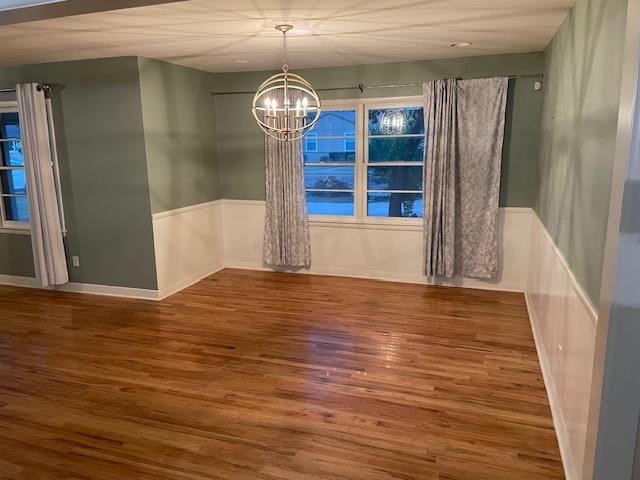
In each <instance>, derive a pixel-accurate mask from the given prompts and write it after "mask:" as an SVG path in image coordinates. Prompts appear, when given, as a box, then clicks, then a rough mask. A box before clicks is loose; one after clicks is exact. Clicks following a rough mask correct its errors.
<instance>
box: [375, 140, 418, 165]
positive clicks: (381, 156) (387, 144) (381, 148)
mask: <svg viewBox="0 0 640 480" xmlns="http://www.w3.org/2000/svg"><path fill="white" fill-rule="evenodd" d="M423 160H424V138H421V137H400V138H382V137H377V138H370V139H369V161H370V162H422V161H423Z"/></svg>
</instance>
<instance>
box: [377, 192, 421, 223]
mask: <svg viewBox="0 0 640 480" xmlns="http://www.w3.org/2000/svg"><path fill="white" fill-rule="evenodd" d="M367 215H369V216H370V217H413V218H419V217H422V194H421V193H369V194H367Z"/></svg>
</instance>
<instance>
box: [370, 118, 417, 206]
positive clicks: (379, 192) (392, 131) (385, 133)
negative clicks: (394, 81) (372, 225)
mask: <svg viewBox="0 0 640 480" xmlns="http://www.w3.org/2000/svg"><path fill="white" fill-rule="evenodd" d="M367 113H368V115H367V119H368V121H367V147H368V148H367V156H366V158H365V164H366V176H367V215H368V216H369V217H410V218H420V217H422V169H423V164H424V144H425V136H424V117H423V111H422V107H416V106H411V107H396V108H367Z"/></svg>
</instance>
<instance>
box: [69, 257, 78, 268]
mask: <svg viewBox="0 0 640 480" xmlns="http://www.w3.org/2000/svg"><path fill="white" fill-rule="evenodd" d="M71 262H73V266H74V267H79V266H80V257H76V256H73V257H71Z"/></svg>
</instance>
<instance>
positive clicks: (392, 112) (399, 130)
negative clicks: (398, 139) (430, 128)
mask: <svg viewBox="0 0 640 480" xmlns="http://www.w3.org/2000/svg"><path fill="white" fill-rule="evenodd" d="M419 133H422V134H424V116H423V113H422V107H404V108H379V109H376V110H369V135H408V134H419Z"/></svg>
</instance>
